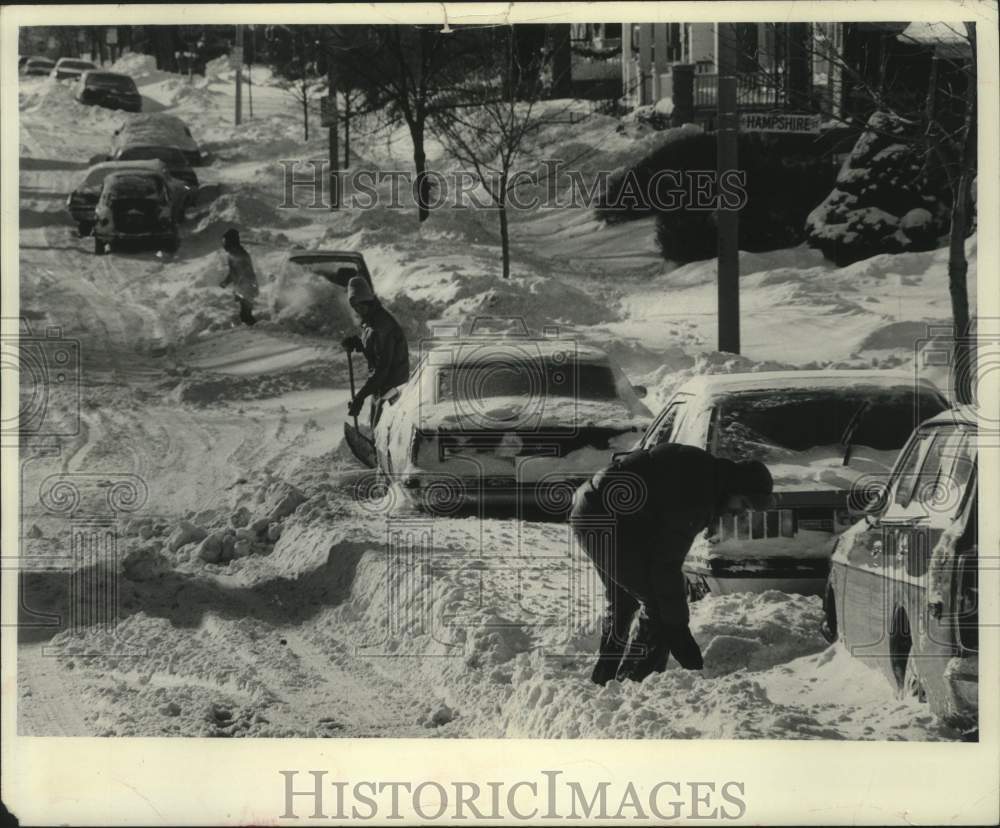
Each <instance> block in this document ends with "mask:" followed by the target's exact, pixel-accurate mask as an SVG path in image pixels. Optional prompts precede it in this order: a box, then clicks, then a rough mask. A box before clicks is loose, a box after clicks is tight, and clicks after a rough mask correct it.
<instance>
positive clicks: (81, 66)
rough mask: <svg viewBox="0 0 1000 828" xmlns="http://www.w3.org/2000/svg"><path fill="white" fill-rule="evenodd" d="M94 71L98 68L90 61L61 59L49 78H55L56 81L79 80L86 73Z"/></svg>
mask: <svg viewBox="0 0 1000 828" xmlns="http://www.w3.org/2000/svg"><path fill="white" fill-rule="evenodd" d="M92 69H97V66H96V65H95V64H94V63H91V62H90V61H89V60H82V59H81V58H59V60H57V61H56V65H55V66H54V67H53V68H52V71H51V72H50V73H49V77H52V78H55V79H56V80H66V79H67V78H72V79H73V80H79V78H80V76H81V75H82V74H83V73H84V72H89V71H90V70H92Z"/></svg>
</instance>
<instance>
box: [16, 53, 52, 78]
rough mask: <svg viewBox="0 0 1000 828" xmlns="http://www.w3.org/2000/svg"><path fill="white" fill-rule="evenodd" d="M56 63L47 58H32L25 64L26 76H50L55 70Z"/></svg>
mask: <svg viewBox="0 0 1000 828" xmlns="http://www.w3.org/2000/svg"><path fill="white" fill-rule="evenodd" d="M55 65H56V63H55V61H54V60H49V59H48V58H47V57H30V58H28V59H27V60H26V61H25V62H24V74H25V75H48V74H49V73H50V72H51V71H52V70H53V69H54V68H55Z"/></svg>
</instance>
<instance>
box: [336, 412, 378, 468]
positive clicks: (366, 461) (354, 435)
mask: <svg viewBox="0 0 1000 828" xmlns="http://www.w3.org/2000/svg"><path fill="white" fill-rule="evenodd" d="M344 440H346V441H347V445H348V447H349V448H350V449H351V453H352V454H354V456H355V457H357V458H358V462H359V463H361V464H362V465H363V466H366V467H367V468H369V469H374V468H375V467H376V466H377V465H378V460H377V458H376V455H375V444H374V443H373V442H372V441H371V440H370V439H368V438H367V437H366V436H365V435H364V434H362V433H361V432H360V431H359V430H358V429H356V428H355V427H354V426H352V425H351V424H350V423H344Z"/></svg>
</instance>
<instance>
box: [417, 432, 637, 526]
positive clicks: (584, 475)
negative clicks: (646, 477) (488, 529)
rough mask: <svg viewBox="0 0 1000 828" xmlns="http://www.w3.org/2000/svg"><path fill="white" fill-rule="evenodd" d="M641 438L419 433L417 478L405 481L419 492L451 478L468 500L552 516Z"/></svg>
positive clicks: (585, 434) (610, 434) (622, 435)
mask: <svg viewBox="0 0 1000 828" xmlns="http://www.w3.org/2000/svg"><path fill="white" fill-rule="evenodd" d="M639 433H640V432H639V429H638V428H637V427H630V428H621V427H607V426H587V427H582V428H580V429H576V430H568V429H562V430H558V429H552V430H550V431H516V430H513V431H506V432H483V431H470V432H463V431H457V430H451V429H439V430H433V431H421V432H415V433H414V435H413V439H412V441H411V446H410V457H409V458H408V459H409V461H410V463H409V469H410V470H411V472H412V473H410V474H407V475H404V477H403V480H402V482H403V485H404V487H405V488H408V489H410V490H415V489H425V488H427V487H430V486H433V484H434V483H435V482H440V481H441V480H445V479H446V480H448V481H451V484H452V485H453V486H455V487H457V488H458V489H460V490H461V495H462V497H463V498H465V499H467V500H468V499H472V500H480V499H485V500H491V501H496V502H502V501H511V502H512V501H514V500H519V501H523V502H524V503H526V504H527V505H530V506H538V507H540V508H543V509H544V510H546V511H549V512H554V513H559V512H565V511H566V510H568V508H569V506H570V502H571V497H572V493H573V491H574V490H575V489H576V487H577V486H579V485H580V484H581V483H582V482H584V481H585V480H587V479H588V478H589V477H591V476H592V475H593V474H594V473H595V472H596V471H598V470H599V469H601V468H603V467H604V466H605V465H607V463H608V462H609V461H610V458H611V454H612V452H615V451H621V450H624V449H627V448H628V447H630V446H631V445H633V444H634V443H635V441H636V439H637V438H638V436H639Z"/></svg>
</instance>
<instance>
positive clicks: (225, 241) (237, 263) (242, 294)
mask: <svg viewBox="0 0 1000 828" xmlns="http://www.w3.org/2000/svg"><path fill="white" fill-rule="evenodd" d="M222 249H223V250H225V251H226V260H227V262H228V264H229V273H228V274H227V275H226V278H225V279H223V280H222V281H221V282H220V283H219V287H226V286H227V285H230V284H231V285H232V286H233V295H234V296H235V297H236V301H237V302H239V304H240V321H241V322H242V323H243V324H244V325H255V324H256V323H257V320H256V319H255V318H254V315H253V302H254V299H256V298H257V294H258V293H259V289H258V287H257V274H256V273H255V272H254V269H253V261H252V260H251V258H250V254H249V253H248V252H247V250H246V248H245V247H244V246H243V245H242V244H240V232H239V230H237V229H236V228H234V227H231V228H229V229H228V230H227V231H226V232H225V233H224V234H223V236H222Z"/></svg>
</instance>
